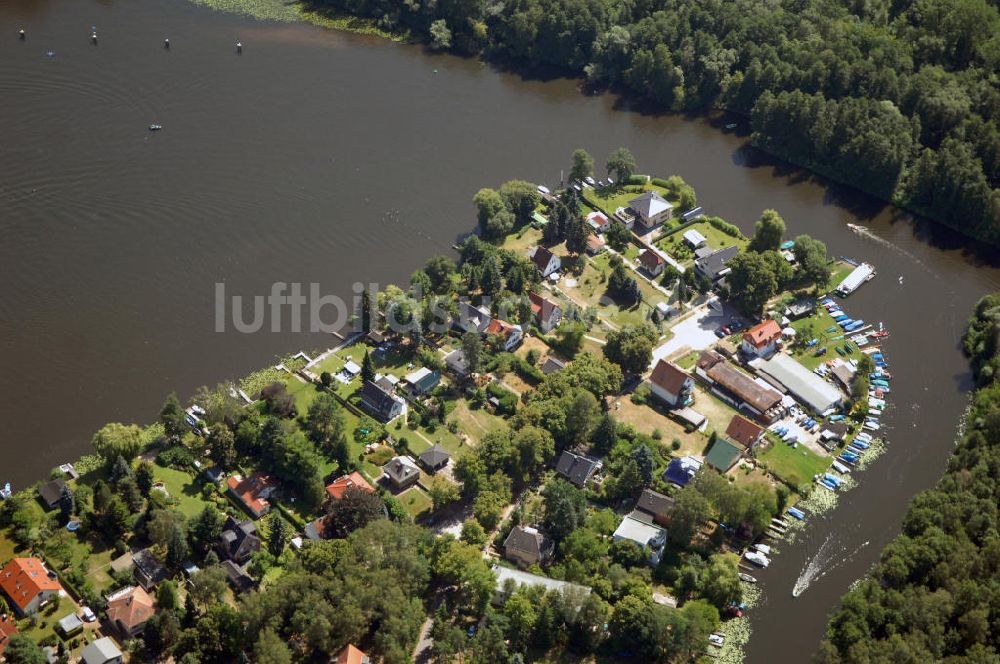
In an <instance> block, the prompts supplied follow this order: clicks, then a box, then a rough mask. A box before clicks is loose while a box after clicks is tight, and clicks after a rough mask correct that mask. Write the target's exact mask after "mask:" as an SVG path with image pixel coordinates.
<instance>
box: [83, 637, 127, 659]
mask: <svg viewBox="0 0 1000 664" xmlns="http://www.w3.org/2000/svg"><path fill="white" fill-rule="evenodd" d="M124 659H125V658H124V656H123V655H122V651H121V650H119V649H118V646H116V645H115V642H114V641H113V640H112V639H111V637H108V636H105V637H104V638H101V639H97V640H96V641H94V642H93V643H91V644H90V645H88V646H87V647H86V648H84V649H83V652H81V653H80V662H81V664H122V662H123V661H124Z"/></svg>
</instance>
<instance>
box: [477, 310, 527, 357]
mask: <svg viewBox="0 0 1000 664" xmlns="http://www.w3.org/2000/svg"><path fill="white" fill-rule="evenodd" d="M486 334H487V335H489V336H499V337H501V338H502V339H503V349H504V350H505V351H507V352H508V353H509V352H510V351H512V350H514V349H515V348H517V347H518V345H519V344H520V343H521V340H522V339H523V338H524V331H523V330H522V329H521V326H520V325H511V324H510V323H508V322H507V321H505V320H500V319H499V318H494V319H493V322H492V323H490V325H489V327H487V328H486Z"/></svg>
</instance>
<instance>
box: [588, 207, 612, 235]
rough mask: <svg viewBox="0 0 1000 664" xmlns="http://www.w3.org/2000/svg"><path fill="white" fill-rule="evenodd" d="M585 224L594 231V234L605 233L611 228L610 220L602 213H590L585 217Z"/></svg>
mask: <svg viewBox="0 0 1000 664" xmlns="http://www.w3.org/2000/svg"><path fill="white" fill-rule="evenodd" d="M587 223H588V224H590V227H591V228H593V229H594V232H595V233H607V232H608V229H609V228H611V220H610V219H608V218H607V217H606V216H604V213H603V212H597V211H594V212H591V213H590V214H588V215H587Z"/></svg>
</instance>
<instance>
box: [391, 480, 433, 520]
mask: <svg viewBox="0 0 1000 664" xmlns="http://www.w3.org/2000/svg"><path fill="white" fill-rule="evenodd" d="M396 497H397V498H398V499H399V502H400V503H402V504H403V508H404V509H405V510H406V512H407V514H409V515H410V516H412V517H413V518H414V519H416V518H417V517H419V516H420V515H421V514H423V513H424V512H428V511H430V509H431V498H430V496H428V495H427V494H426V493H425V492H424V491H423V489H420V488H419V487H411V488H409V489H407V490H406V491H404V492H403V493H401V494H399V495H398V496H396Z"/></svg>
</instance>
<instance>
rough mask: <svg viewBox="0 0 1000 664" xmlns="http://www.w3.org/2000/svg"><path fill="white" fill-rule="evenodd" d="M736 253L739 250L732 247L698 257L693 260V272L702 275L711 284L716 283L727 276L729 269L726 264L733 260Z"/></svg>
mask: <svg viewBox="0 0 1000 664" xmlns="http://www.w3.org/2000/svg"><path fill="white" fill-rule="evenodd" d="M699 251H700V250H699ZM738 253H740V248H739V247H737V246H735V245H734V246H731V247H724V248H722V249H719V250H718V251H713V252H711V253H707V254H704V255H701V256H698V257H697V258H695V260H694V269H695V272H697V273H698V274H700V275H702V276H703V277H705V278H706V279H708V280H709V281H711V282H712V283H713V284H715V283H718V282H719V281H720V280H721V279H722V278H723V277H725V276H726V275H727V274H729V267H728V265H727V264H728V263H729V261H731V260H732V259H733V258H735V257H736V254H738Z"/></svg>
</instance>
